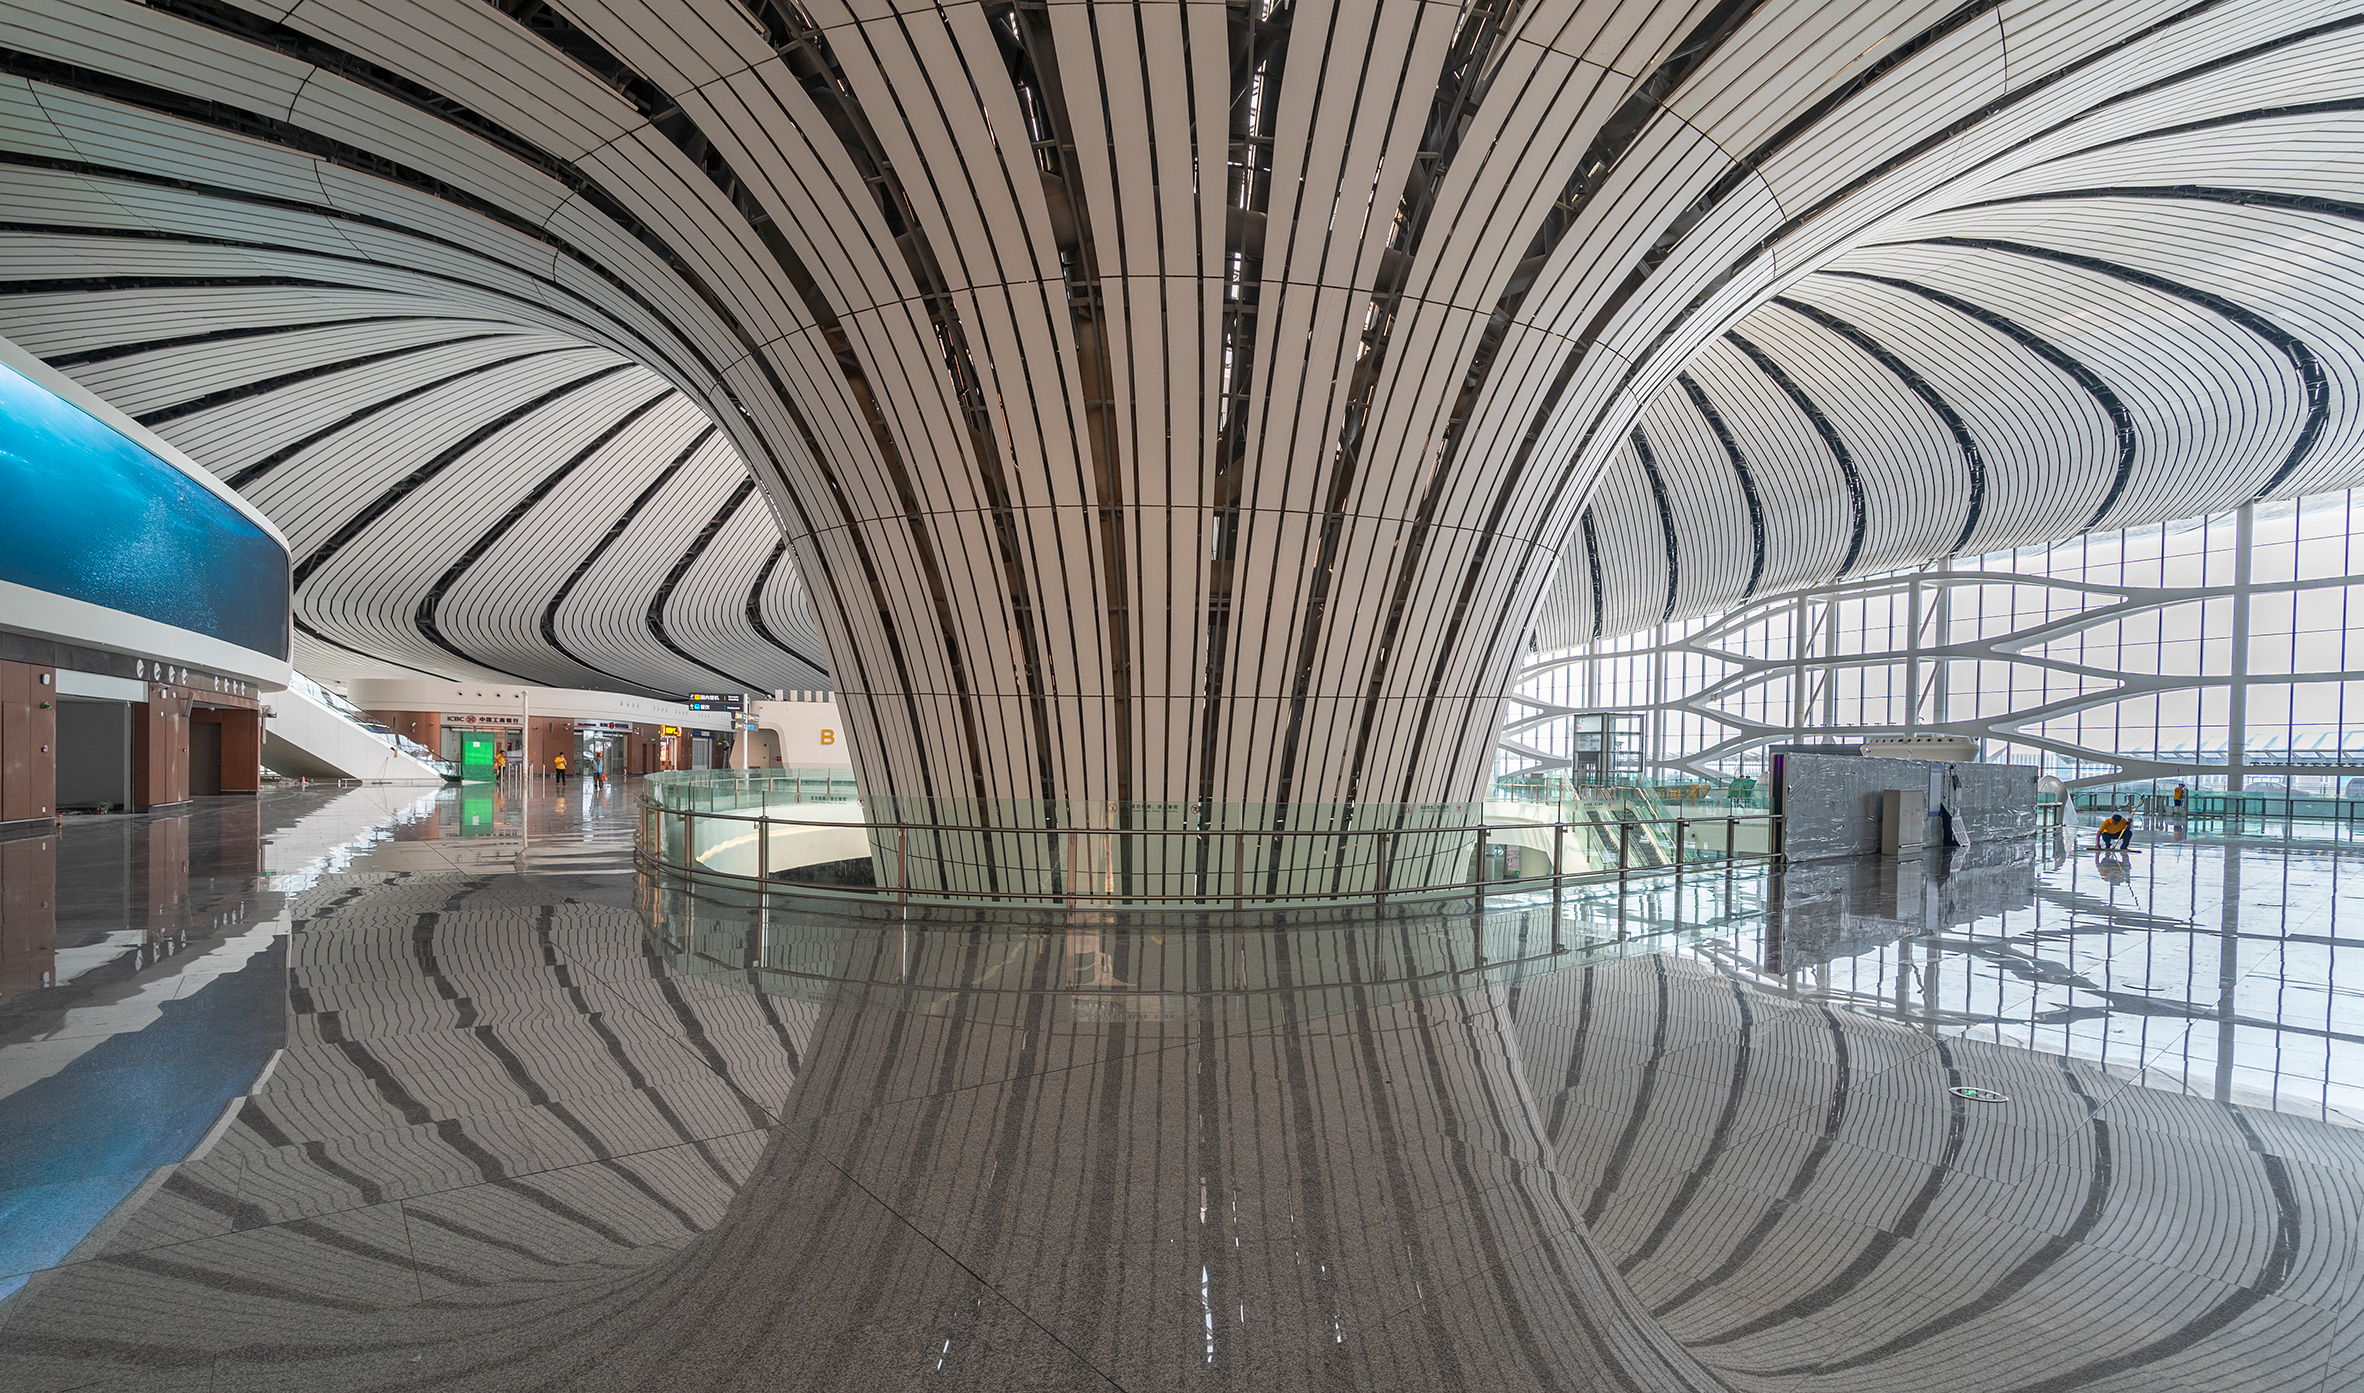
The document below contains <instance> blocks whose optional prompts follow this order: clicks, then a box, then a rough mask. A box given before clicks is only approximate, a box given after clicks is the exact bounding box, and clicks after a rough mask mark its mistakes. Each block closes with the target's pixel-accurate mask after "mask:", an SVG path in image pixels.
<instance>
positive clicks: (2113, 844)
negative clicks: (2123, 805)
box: [2101, 813, 2134, 851]
mask: <svg viewBox="0 0 2364 1393" xmlns="http://www.w3.org/2000/svg"><path fill="white" fill-rule="evenodd" d="M2133 844H2134V824H2133V823H2131V822H2129V821H2127V820H2126V815H2125V814H2124V813H2111V814H2110V815H2109V816H2108V817H2105V818H2103V819H2102V820H2101V847H2102V850H2104V851H2107V850H2110V849H2112V848H2115V849H2117V850H2119V851H2124V850H2126V849H2127V848H2128V847H2130V846H2132V845H2133Z"/></svg>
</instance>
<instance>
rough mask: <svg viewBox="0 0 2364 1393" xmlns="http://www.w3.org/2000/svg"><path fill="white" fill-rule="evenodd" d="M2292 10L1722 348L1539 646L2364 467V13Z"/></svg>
mask: <svg viewBox="0 0 2364 1393" xmlns="http://www.w3.org/2000/svg"><path fill="white" fill-rule="evenodd" d="M2289 18H2290V19H2291V20H2292V21H2293V22H2292V23H2291V24H2290V25H2289V26H2288V27H2289V28H2290V29H2291V30H2293V31H2294V32H2293V33H2291V34H2287V35H2280V34H2269V33H2268V32H2266V31H2264V30H2251V31H2250V32H2249V37H2250V38H2251V39H2252V40H2253V42H2251V43H2250V44H2247V45H2244V46H2241V47H2239V48H2237V49H2235V50H2234V51H2233V52H2232V53H2231V54H2229V55H2227V56H2223V57H2218V58H2209V57H2207V56H2206V55H2205V54H2204V53H2195V52H2190V51H2186V52H2184V53H2182V54H2181V55H2179V56H2180V57H2182V58H2183V59H2184V60H2186V61H2185V62H2184V63H2183V65H2182V66H2181V67H2179V68H2178V69H2176V70H2175V71H2174V72H2173V73H2171V74H2165V75H2163V76H2162V77H2161V78H2160V79H2159V80H2157V81H2155V82H2154V83H2152V84H2150V85H2147V86H2143V87H2138V88H2136V89H2135V90H2133V91H2131V92H2129V93H2128V94H2127V95H2126V96H2125V97H2124V98H2123V99H2120V100H2115V101H2110V102H2096V103H2092V104H2091V105H2092V110H2091V111H2090V113H2089V114H2087V115H2085V116H2083V117H2082V119H2079V120H2076V121H2072V122H2068V123H2061V124H2058V125H2057V126H2056V127H2048V128H2047V129H2046V130H2045V131H2044V132H2042V133H2041V134H2040V135H2037V136H2035V137H2033V138H2031V139H2028V140H2027V141H2026V142H2025V143H2024V144H2023V145H2020V146H2017V147H2015V148H2011V149H2008V150H2006V151H2004V152H2003V153H2002V154H2001V155H2000V156H1997V157H1989V158H1986V159H1981V160H1976V161H1963V162H1962V163H1963V168H1962V169H1961V170H1960V171H1959V173H1957V174H1956V175H1955V176H1954V177H1952V178H1951V179H1950V180H1948V181H1947V182H1946V183H1945V184H1943V185H1942V186H1941V187H1940V189H1938V190H1937V191H1936V192H1934V193H1933V194H1932V195H1931V196H1929V197H1927V198H1924V199H1923V200H1921V201H1920V202H1919V203H1917V204H1916V205H1914V206H1913V207H1911V208H1910V209H1909V210H1907V211H1905V212H1902V213H1900V214H1899V215H1897V216H1895V217H1892V218H1890V219H1889V220H1887V221H1885V222H1884V223H1882V224H1879V225H1877V226H1875V227H1874V228H1872V229H1870V230H1868V231H1867V232H1866V233H1864V234H1862V235H1861V236H1860V237H1859V238H1858V244H1857V245H1854V246H1852V247H1851V248H1849V249H1847V250H1845V251H1844V252H1843V253H1841V254H1840V255H1838V256H1836V257H1833V258H1831V259H1830V260H1828V261H1827V262H1824V263H1823V264H1822V265H1821V266H1819V267H1818V268H1817V269H1816V270H1815V271H1814V272H1812V273H1811V274H1808V275H1805V276H1803V277H1798V278H1795V279H1792V280H1790V281H1789V282H1788V283H1787V284H1786V285H1785V286H1784V287H1783V288H1782V289H1781V290H1780V291H1779V292H1778V293H1777V294H1775V295H1774V296H1772V297H1771V299H1770V300H1769V301H1768V302H1767V303H1765V304H1763V305H1761V306H1759V307H1758V308H1757V309H1755V310H1753V311H1751V312H1750V313H1749V314H1748V315H1747V316H1745V317H1744V318H1742V319H1741V320H1740V321H1739V322H1738V323H1737V324H1735V325H1733V326H1731V327H1730V328H1729V329H1728V330H1726V331H1725V332H1724V333H1723V334H1721V335H1720V336H1718V337H1717V338H1716V339H1715V340H1714V341H1712V342H1710V343H1708V344H1707V345H1706V346H1705V347H1703V348H1702V349H1701V350H1700V351H1699V352H1698V353H1697V354H1696V355H1695V356H1694V357H1693V358H1692V360H1691V362H1690V363H1689V364H1688V365H1687V366H1685V368H1684V369H1683V370H1682V372H1680V373H1679V374H1678V375H1677V376H1676V378H1675V380H1674V381H1673V382H1670V383H1667V384H1666V385H1665V386H1663V387H1661V388H1660V390H1659V391H1658V394H1657V396H1656V397H1655V398H1654V399H1653V400H1652V401H1651V402H1650V404H1649V406H1648V407H1647V408H1646V409H1645V410H1644V411H1643V412H1642V414H1641V416H1640V418H1639V419H1638V420H1636V421H1634V422H1633V423H1632V424H1631V425H1630V426H1629V427H1628V428H1627V429H1626V431H1625V434H1624V437H1623V439H1622V441H1621V442H1620V443H1619V446H1618V448H1617V449H1616V451H1615V452H1614V455H1613V458H1612V459H1611V461H1610V463H1609V465H1608V469H1607V472H1606V473H1605V474H1604V475H1603V477H1602V479H1601V481H1600V483H1599V484H1598V486H1597V487H1596V490H1595V492H1594V494H1593V497H1592V499H1591V501H1590V503H1589V505H1588V506H1587V507H1586V509H1585V510H1584V512H1583V514H1582V515H1581V516H1580V519H1579V524H1578V535H1577V536H1576V537H1575V538H1573V539H1572V540H1571V545H1570V547H1569V552H1568V558H1567V560H1566V561H1565V563H1564V564H1563V567H1562V570H1561V573H1560V577H1559V581H1558V583H1557V585H1556V586H1555V587H1554V589H1553V591H1552V593H1551V595H1550V596H1549V597H1548V598H1547V600H1546V602H1545V604H1544V606H1543V608H1542V610H1541V611H1540V612H1539V613H1538V615H1537V621H1536V625H1535V635H1534V638H1535V642H1536V644H1537V646H1538V647H1540V648H1544V649H1564V648H1567V647H1570V646H1572V645H1575V644H1581V643H1584V642H1587V641H1589V640H1591V639H1594V638H1613V637H1617V636H1619V635H1622V634H1626V633H1631V632H1633V631H1635V630H1638V629H1643V628H1647V627H1649V626H1651V625H1654V624H1658V623H1661V622H1664V621H1666V620H1672V619H1682V618H1689V617H1693V616H1697V615H1703V614H1715V613H1721V612H1723V611H1726V610H1729V609H1731V608H1734V607H1735V606H1737V605H1739V604H1741V603H1742V602H1744V601H1746V600H1748V599H1750V598H1752V597H1754V596H1758V595H1771V594H1776V593H1779V592H1781V591H1783V590H1787V589H1791V588H1794V587H1797V586H1801V585H1812V584H1821V583H1826V582H1828V581H1831V580H1835V579H1841V578H1844V577H1847V576H1868V575H1875V574H1878V573H1880V572H1882V571H1886V570H1891V569H1895V568H1898V567H1903V566H1911V565H1917V564H1920V563H1923V562H1927V561H1930V560H1934V559H1937V558H1940V557H1947V556H1955V555H1979V554H1982V553H1986V552H1991V551H1997V550H2002V549H2006V548H2010V547H2014V546H2023V545H2036V544H2044V543H2049V542H2055V541H2058V540H2060V539H2061V538H2063V537H2066V536H2070V535H2072V534H2075V533H2079V532H2086V531H2093V530H2097V529H2098V530H2114V529H2118V528H2125V527H2134V526H2139V525H2142V524H2145V523H2156V522H2161V521H2166V520H2169V519H2175V518H2186V517H2193V516H2196V515H2199V514H2203V513H2208V512H2214V511H2220V510H2224V509H2228V508H2231V507H2235V506H2237V505H2239V504H2242V503H2246V502H2250V501H2253V500H2257V499H2263V498H2268V497H2283V498H2287V497H2293V496H2296V495H2300V494H2306V493H2315V492H2321V491H2324V490H2328V489H2337V488H2346V487H2351V486H2353V485H2355V484H2357V483H2359V482H2364V412H2360V411H2359V405H2360V398H2364V384H2360V383H2359V380H2358V377H2357V372H2356V365H2357V364H2358V363H2359V362H2364V279H2360V278H2359V277H2358V276H2357V274H2356V272H2355V267H2356V266H2357V265H2358V264H2360V263H2364V202H2359V201H2357V200H2356V198H2355V194H2356V193H2357V191H2358V189H2359V188H2360V187H2364V100H2359V99H2358V98H2357V96H2356V91H2355V84H2354V82H2353V81H2352V79H2349V78H2347V77H2344V76H2343V74H2345V73H2352V72H2353V71H2355V69H2356V65H2357V64H2358V63H2359V62H2364V34H2360V33H2359V31H2358V29H2357V28H2356V26H2355V25H2354V23H2353V22H2352V19H2349V18H2341V19H2336V20H2333V21H2332V22H2329V23H2319V22H2316V21H2320V20H2321V19H2323V16H2320V15H2316V14H2312V13H2300V12H2298V11H2291V12H2290V14H2289Z"/></svg>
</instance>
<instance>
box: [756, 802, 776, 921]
mask: <svg viewBox="0 0 2364 1393" xmlns="http://www.w3.org/2000/svg"><path fill="white" fill-rule="evenodd" d="M755 883H756V886H757V887H758V888H757V890H756V901H755V902H756V903H757V904H759V905H760V904H762V903H763V897H764V893H765V891H767V890H768V889H769V888H770V886H771V883H772V824H771V819H769V818H767V817H765V816H764V815H763V814H762V813H757V814H756V815H755Z"/></svg>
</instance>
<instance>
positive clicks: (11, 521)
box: [0, 364, 287, 658]
mask: <svg viewBox="0 0 2364 1393" xmlns="http://www.w3.org/2000/svg"><path fill="white" fill-rule="evenodd" d="M0 499H6V500H7V508H6V511H5V512H0V580H10V581H14V582H16V583H17V584H18V585H26V586H31V587H32V588H33V589H35V590H46V591H48V592H50V593H51V594H53V595H65V596H68V597H70V598H73V599H76V600H87V601H89V602H90V603H92V604H94V605H105V606H106V607H107V608H109V609H118V610H122V611H124V612H125V613H127V614H136V615H139V616H141V617H142V618H146V619H154V620H158V621H160V622H162V623H166V624H171V625H173V626H175V627H176V628H182V629H189V630H193V631H195V632H197V633H200V634H210V635H211V636H213V637H214V638H218V639H222V640H224V641H225V642H229V643H234V644H237V645H238V646H239V647H241V648H251V649H253V650H255V651H256V652H259V653H268V654H270V655H271V656H272V657H275V658H285V657H286V656H287V549H286V548H285V547H282V546H280V545H279V543H277V542H276V541H273V540H272V539H271V535H270V534H269V533H267V532H265V531H263V529H262V528H260V527H258V526H256V525H255V524H254V523H253V522H252V521H251V520H249V519H248V518H247V517H246V515H245V514H243V513H241V512H239V511H238V510H237V509H236V508H233V507H231V506H230V505H229V504H228V503H227V502H225V501H223V500H222V499H221V498H220V497H219V496H218V495H216V494H215V493H214V492H213V491H212V490H210V489H208V488H206V487H205V485H203V484H201V483H199V482H197V481H196V480H195V479H192V478H190V477H189V476H188V475H186V474H184V473H182V472H181V471H180V470H178V469H175V468H174V467H173V466H171V465H169V464H167V463H165V462H164V461H163V460H161V459H159V458H157V456H156V455H155V454H154V452H152V451H150V450H148V449H146V448H145V447H143V446H141V445H139V444H136V443H135V442H133V441H131V440H130V439H128V438H126V437H125V436H124V435H123V434H122V433H121V432H119V431H117V430H115V429H114V428H113V427H111V426H108V425H105V424H104V423H102V422H100V421H99V419H98V418H97V417H95V416H92V415H91V414H90V413H89V412H87V411H84V410H83V409H82V408H80V407H78V406H75V405H74V404H73V403H71V402H68V401H66V400H65V399H64V398H62V397H60V396H58V395H57V394H56V393H55V392H52V391H50V390H49V389H48V388H46V387H43V386H41V385H39V384H38V383H36V382H34V381H33V380H32V379H30V378H28V377H26V376H25V375H24V374H22V373H20V372H17V371H16V370H15V369H13V368H10V367H8V366H7V365H6V364H0Z"/></svg>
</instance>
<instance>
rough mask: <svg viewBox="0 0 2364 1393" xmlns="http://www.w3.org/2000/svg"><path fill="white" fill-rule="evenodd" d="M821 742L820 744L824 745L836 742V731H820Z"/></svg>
mask: <svg viewBox="0 0 2364 1393" xmlns="http://www.w3.org/2000/svg"><path fill="white" fill-rule="evenodd" d="M821 743H822V744H824V745H834V744H836V743H837V732H836V731H834V730H824V731H822V732H821Z"/></svg>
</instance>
